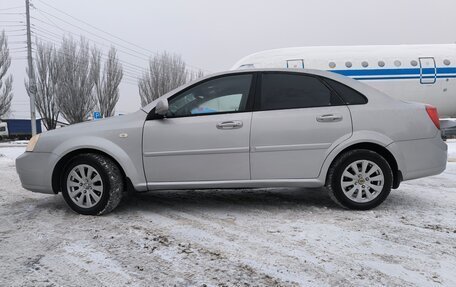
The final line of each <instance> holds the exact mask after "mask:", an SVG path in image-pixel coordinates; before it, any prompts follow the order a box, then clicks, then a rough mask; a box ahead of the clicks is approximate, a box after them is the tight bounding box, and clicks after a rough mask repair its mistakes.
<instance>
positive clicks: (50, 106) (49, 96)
mask: <svg viewBox="0 0 456 287" xmlns="http://www.w3.org/2000/svg"><path fill="white" fill-rule="evenodd" d="M59 65H60V62H59V61H58V57H57V52H56V49H55V47H54V46H53V45H52V44H50V43H43V42H38V41H37V44H36V56H35V69H36V72H35V75H36V88H37V90H36V94H35V105H36V107H37V109H38V112H39V113H40V115H41V117H42V120H43V124H44V126H45V127H46V129H47V130H52V129H55V128H56V126H57V120H58V118H59V115H60V110H59V107H58V105H57V93H58V89H57V87H58V83H59V73H60V66H59ZM27 74H29V73H28V69H27ZM25 88H26V90H27V93H29V95H30V79H29V80H28V81H27V80H26V81H25Z"/></svg>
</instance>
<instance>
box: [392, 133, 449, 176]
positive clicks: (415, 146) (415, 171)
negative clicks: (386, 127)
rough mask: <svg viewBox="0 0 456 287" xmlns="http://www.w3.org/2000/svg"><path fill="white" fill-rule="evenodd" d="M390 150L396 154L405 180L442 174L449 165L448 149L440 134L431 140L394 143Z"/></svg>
mask: <svg viewBox="0 0 456 287" xmlns="http://www.w3.org/2000/svg"><path fill="white" fill-rule="evenodd" d="M388 148H389V149H390V150H391V151H393V154H395V157H396V159H397V161H398V166H399V169H400V171H401V172H402V176H403V180H411V179H415V178H420V177H425V176H431V175H436V174H439V173H442V172H443V171H444V170H445V168H446V165H447V160H448V147H447V145H446V143H445V142H444V141H443V140H442V138H441V137H440V133H438V134H437V135H436V137H434V138H429V139H419V140H410V141H400V142H394V143H392V144H390V145H389V146H388Z"/></svg>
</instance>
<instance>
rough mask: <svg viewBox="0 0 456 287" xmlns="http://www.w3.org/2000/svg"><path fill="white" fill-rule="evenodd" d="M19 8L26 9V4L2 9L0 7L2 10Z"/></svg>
mask: <svg viewBox="0 0 456 287" xmlns="http://www.w3.org/2000/svg"><path fill="white" fill-rule="evenodd" d="M18 8H21V9H24V6H16V7H8V8H2V9H0V11H6V10H13V9H18Z"/></svg>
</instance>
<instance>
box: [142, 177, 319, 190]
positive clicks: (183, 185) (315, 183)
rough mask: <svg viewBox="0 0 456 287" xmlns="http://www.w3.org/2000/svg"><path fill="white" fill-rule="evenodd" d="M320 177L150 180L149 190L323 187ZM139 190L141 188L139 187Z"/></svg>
mask: <svg viewBox="0 0 456 287" xmlns="http://www.w3.org/2000/svg"><path fill="white" fill-rule="evenodd" d="M322 186H324V182H322V181H320V180H318V179H273V180H266V179H265V180H230V181H186V182H184V181H181V182H148V183H147V187H148V189H149V190H160V189H200V188H201V189H212V188H267V187H308V188H315V187H322ZM137 190H139V189H137Z"/></svg>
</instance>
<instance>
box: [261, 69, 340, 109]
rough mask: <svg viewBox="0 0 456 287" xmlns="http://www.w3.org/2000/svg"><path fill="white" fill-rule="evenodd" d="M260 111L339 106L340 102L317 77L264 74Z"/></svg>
mask: <svg viewBox="0 0 456 287" xmlns="http://www.w3.org/2000/svg"><path fill="white" fill-rule="evenodd" d="M261 83H262V84H261V100H260V105H259V108H260V109H261V110H275V109H296V108H309V107H324V106H331V105H341V104H343V103H342V100H341V99H340V98H338V97H337V96H336V95H333V94H332V93H331V91H330V90H329V88H328V87H326V86H325V85H324V84H323V83H322V82H321V80H320V79H318V78H317V77H312V76H307V75H299V74H286V73H266V74H263V76H262V81H261Z"/></svg>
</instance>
